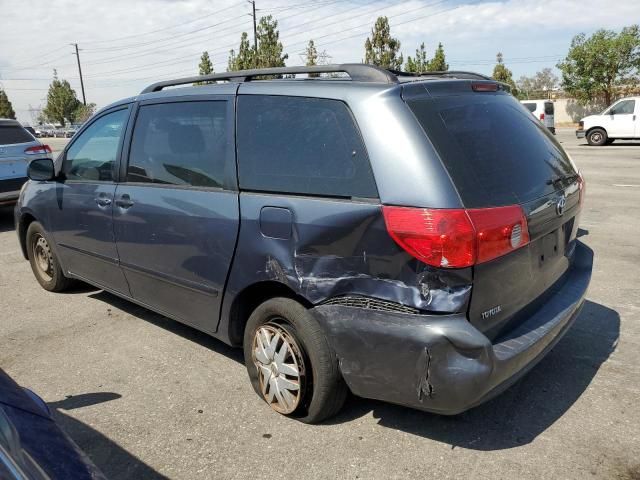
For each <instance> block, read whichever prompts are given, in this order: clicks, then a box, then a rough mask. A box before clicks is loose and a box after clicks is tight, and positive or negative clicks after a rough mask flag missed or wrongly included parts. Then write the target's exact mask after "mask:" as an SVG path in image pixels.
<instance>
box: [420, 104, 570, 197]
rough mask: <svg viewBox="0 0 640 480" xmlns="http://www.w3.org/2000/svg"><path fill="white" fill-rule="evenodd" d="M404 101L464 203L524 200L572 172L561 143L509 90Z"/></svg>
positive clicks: (546, 191) (544, 191)
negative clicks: (435, 150) (497, 92)
mask: <svg viewBox="0 0 640 480" xmlns="http://www.w3.org/2000/svg"><path fill="white" fill-rule="evenodd" d="M408 104H409V107H410V108H411V110H412V111H413V113H414V114H415V116H416V118H417V119H418V121H419V122H420V124H421V125H422V127H423V129H424V131H425V133H426V134H427V135H428V137H429V139H430V140H431V141H432V143H433V144H434V146H435V147H436V149H437V150H438V153H439V154H440V157H441V159H442V162H443V163H444V166H445V167H446V168H447V170H448V171H449V174H450V175H451V178H452V179H453V181H454V183H455V185H456V188H457V189H458V192H459V194H460V196H461V198H462V201H463V202H464V204H465V206H467V207H468V208H478V207H487V206H502V205H512V204H519V203H525V202H528V201H530V200H533V199H535V198H538V197H541V196H543V195H546V194H549V193H552V192H553V191H554V190H555V188H554V186H553V182H552V180H553V179H556V178H557V177H559V176H564V175H572V174H574V173H576V172H575V171H574V169H573V167H572V164H571V161H570V160H569V158H568V157H567V155H566V154H565V153H564V151H563V150H562V148H561V147H560V145H559V144H558V143H557V142H556V141H555V139H554V138H553V137H552V136H551V134H549V133H548V132H547V130H546V128H545V127H544V126H543V125H542V124H541V123H540V122H538V121H537V120H536V119H535V118H534V117H533V116H532V115H531V114H530V113H529V112H528V111H527V110H526V109H524V108H522V107H521V105H520V104H519V102H518V101H517V100H515V99H514V98H513V97H511V96H510V95H489V94H472V95H459V96H455V97H454V96H451V97H441V98H438V99H418V100H412V101H409V102H408Z"/></svg>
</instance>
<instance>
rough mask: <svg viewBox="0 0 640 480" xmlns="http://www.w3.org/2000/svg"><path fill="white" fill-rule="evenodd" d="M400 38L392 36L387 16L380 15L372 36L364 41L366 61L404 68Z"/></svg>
mask: <svg viewBox="0 0 640 480" xmlns="http://www.w3.org/2000/svg"><path fill="white" fill-rule="evenodd" d="M399 51H400V40H398V39H397V38H393V37H392V36H391V29H390V28H389V20H388V19H387V17H378V19H377V20H376V23H375V25H374V27H373V29H372V30H371V38H369V37H367V40H366V42H365V43H364V62H365V63H371V64H373V65H377V66H379V67H382V68H388V69H391V70H399V69H400V68H402V63H403V62H402V54H400V55H398V52H399Z"/></svg>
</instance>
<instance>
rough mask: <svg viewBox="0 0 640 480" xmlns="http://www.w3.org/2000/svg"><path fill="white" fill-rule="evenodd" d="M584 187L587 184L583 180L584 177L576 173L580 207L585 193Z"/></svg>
mask: <svg viewBox="0 0 640 480" xmlns="http://www.w3.org/2000/svg"><path fill="white" fill-rule="evenodd" d="M586 188H587V184H586V182H585V181H584V177H583V176H582V174H580V173H579V174H578V191H579V192H580V197H579V199H580V207H582V204H583V203H584V195H585V193H586Z"/></svg>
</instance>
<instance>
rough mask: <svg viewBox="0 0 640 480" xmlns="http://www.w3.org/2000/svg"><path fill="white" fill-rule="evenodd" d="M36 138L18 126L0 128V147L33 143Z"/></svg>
mask: <svg viewBox="0 0 640 480" xmlns="http://www.w3.org/2000/svg"><path fill="white" fill-rule="evenodd" d="M33 140H34V138H33V137H32V136H31V135H30V134H29V132H27V131H26V130H25V129H24V128H22V127H20V126H18V125H15V126H14V125H11V126H0V145H11V144H12V143H27V142H33Z"/></svg>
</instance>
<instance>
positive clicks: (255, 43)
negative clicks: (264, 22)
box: [249, 0, 258, 55]
mask: <svg viewBox="0 0 640 480" xmlns="http://www.w3.org/2000/svg"><path fill="white" fill-rule="evenodd" d="M249 3H250V4H251V6H252V7H253V14H252V16H253V49H254V50H255V51H256V55H257V53H258V28H257V27H256V2H255V0H249Z"/></svg>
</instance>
